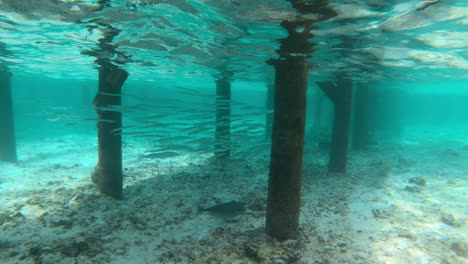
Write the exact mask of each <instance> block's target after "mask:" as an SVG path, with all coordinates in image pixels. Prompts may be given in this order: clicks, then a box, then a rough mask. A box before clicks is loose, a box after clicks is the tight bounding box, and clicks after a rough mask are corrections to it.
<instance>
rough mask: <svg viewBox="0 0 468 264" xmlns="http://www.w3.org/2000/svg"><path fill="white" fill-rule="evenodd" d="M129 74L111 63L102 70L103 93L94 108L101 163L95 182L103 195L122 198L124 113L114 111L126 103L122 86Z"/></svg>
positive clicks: (95, 173)
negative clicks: (122, 131) (123, 99)
mask: <svg viewBox="0 0 468 264" xmlns="http://www.w3.org/2000/svg"><path fill="white" fill-rule="evenodd" d="M127 77H128V73H127V72H126V71H124V70H122V69H120V68H118V67H117V66H115V65H113V64H111V63H104V64H102V65H101V67H100V68H99V91H98V94H97V95H96V97H95V98H94V101H93V105H94V107H95V108H96V112H97V114H98V118H99V120H98V124H97V128H98V150H99V155H98V156H99V160H98V164H97V166H96V168H95V171H94V173H93V182H94V183H96V184H97V186H98V189H99V192H101V193H102V194H105V195H108V196H110V197H113V198H116V199H121V198H122V186H123V175H122V136H121V128H122V113H121V112H120V110H119V109H114V110H113V109H112V107H116V106H120V105H121V102H122V85H123V84H124V82H125V80H126V79H127Z"/></svg>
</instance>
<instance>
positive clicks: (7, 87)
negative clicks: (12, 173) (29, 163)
mask: <svg viewBox="0 0 468 264" xmlns="http://www.w3.org/2000/svg"><path fill="white" fill-rule="evenodd" d="M12 100H13V99H12V95H11V73H10V72H8V70H7V68H6V67H3V66H2V65H0V161H7V162H16V161H17V156H16V139H15V127H14V118H13V102H12Z"/></svg>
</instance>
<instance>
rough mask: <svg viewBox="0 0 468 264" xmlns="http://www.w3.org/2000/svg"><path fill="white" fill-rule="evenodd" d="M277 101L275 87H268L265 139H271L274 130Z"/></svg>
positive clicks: (270, 85) (269, 85)
mask: <svg viewBox="0 0 468 264" xmlns="http://www.w3.org/2000/svg"><path fill="white" fill-rule="evenodd" d="M274 100H275V85H274V84H268V85H267V98H266V111H267V113H266V115H265V138H266V139H270V138H271V132H272V129H273V108H274Z"/></svg>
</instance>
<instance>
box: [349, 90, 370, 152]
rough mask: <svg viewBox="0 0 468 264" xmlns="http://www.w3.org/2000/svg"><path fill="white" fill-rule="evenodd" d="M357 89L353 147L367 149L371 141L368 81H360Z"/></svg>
mask: <svg viewBox="0 0 468 264" xmlns="http://www.w3.org/2000/svg"><path fill="white" fill-rule="evenodd" d="M355 89H356V90H355V94H354V122H353V137H352V147H353V149H365V148H366V147H367V145H368V144H369V142H370V138H369V137H370V133H369V124H368V122H369V102H370V98H369V87H368V85H367V83H359V84H358V85H356V88H355Z"/></svg>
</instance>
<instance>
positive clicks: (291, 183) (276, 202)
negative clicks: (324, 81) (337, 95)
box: [266, 56, 309, 240]
mask: <svg viewBox="0 0 468 264" xmlns="http://www.w3.org/2000/svg"><path fill="white" fill-rule="evenodd" d="M274 66H275V96H274V98H275V100H274V109H275V111H274V115H273V133H272V146H271V162H270V176H269V182H268V204H267V216H266V231H267V233H268V234H269V235H270V236H272V237H274V238H277V239H279V240H286V239H294V238H296V237H297V236H298V234H299V211H300V206H301V184H302V162H303V161H302V159H303V152H304V129H305V115H306V93H307V77H308V72H309V67H308V65H307V61H306V58H305V57H302V56H290V57H288V58H287V59H285V60H277V61H276V62H275V63H274Z"/></svg>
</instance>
